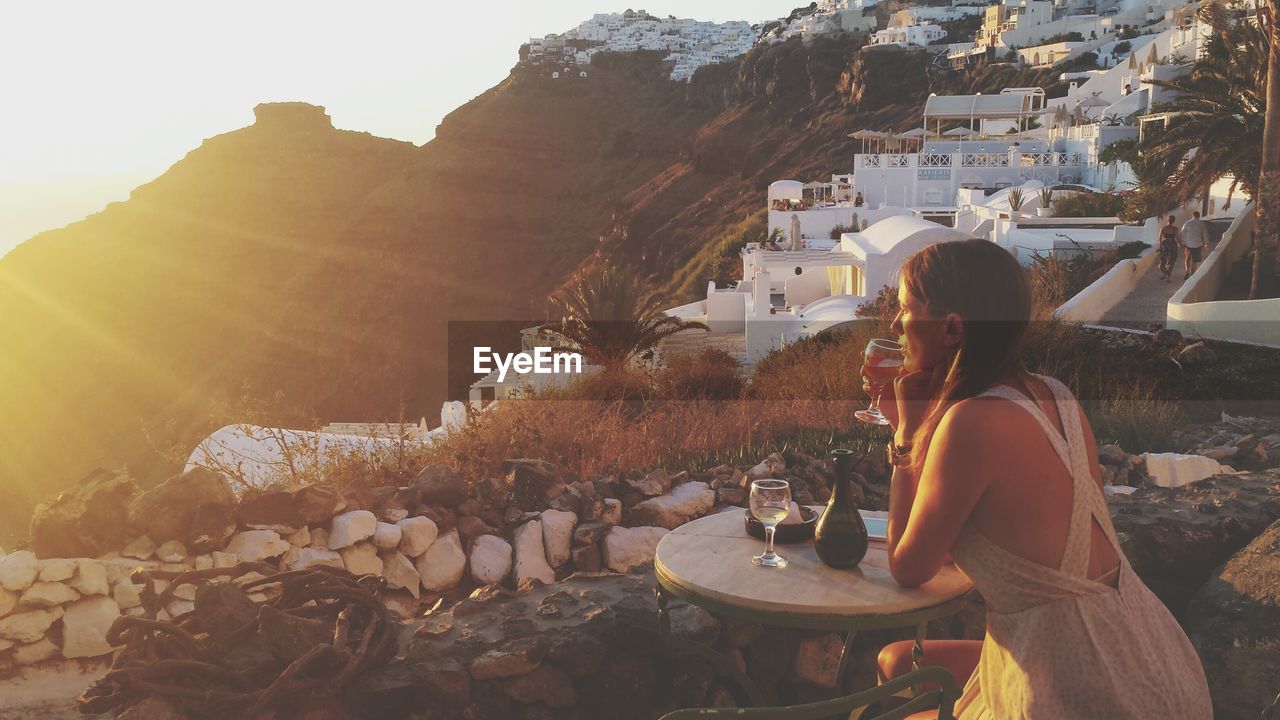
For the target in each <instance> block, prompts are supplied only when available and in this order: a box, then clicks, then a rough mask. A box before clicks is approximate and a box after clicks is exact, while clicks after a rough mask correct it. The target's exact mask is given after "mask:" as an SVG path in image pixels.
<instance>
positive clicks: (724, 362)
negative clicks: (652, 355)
mask: <svg viewBox="0 0 1280 720" xmlns="http://www.w3.org/2000/svg"><path fill="white" fill-rule="evenodd" d="M654 384H655V385H656V387H657V395H658V397H660V398H663V399H666V400H694V399H704V400H736V399H738V398H740V397H742V391H743V389H744V388H745V387H746V383H745V382H744V381H743V379H742V372H741V367H740V365H739V364H738V361H737V360H735V359H733V357H732V356H730V355H729V353H727V352H725V351H724V350H721V349H719V348H708V349H707V350H704V351H703V352H702V354H700V355H675V356H672V357H670V358H667V366H666V367H665V368H663V369H662V370H661V371H659V372H658V373H657V375H656V377H655V383H654Z"/></svg>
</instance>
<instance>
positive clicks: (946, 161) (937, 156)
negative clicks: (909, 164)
mask: <svg viewBox="0 0 1280 720" xmlns="http://www.w3.org/2000/svg"><path fill="white" fill-rule="evenodd" d="M920 167H951V154H950V153H946V154H943V153H922V154H921V155H920Z"/></svg>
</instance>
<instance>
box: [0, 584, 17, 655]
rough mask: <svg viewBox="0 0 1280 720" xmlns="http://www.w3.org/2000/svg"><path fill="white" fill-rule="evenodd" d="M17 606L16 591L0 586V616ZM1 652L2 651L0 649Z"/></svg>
mask: <svg viewBox="0 0 1280 720" xmlns="http://www.w3.org/2000/svg"><path fill="white" fill-rule="evenodd" d="M17 606H18V593H16V592H12V591H10V590H5V589H4V588H2V587H0V617H4V616H5V615H8V614H9V613H11V612H13V609H14V608H15V607H17ZM0 652H2V651H0Z"/></svg>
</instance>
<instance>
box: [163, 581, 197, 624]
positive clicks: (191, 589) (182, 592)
mask: <svg viewBox="0 0 1280 720" xmlns="http://www.w3.org/2000/svg"><path fill="white" fill-rule="evenodd" d="M173 596H174V597H176V598H178V599H179V600H191V601H193V602H194V601H195V599H196V586H195V585H192V584H191V583H182V584H181V585H179V586H178V587H176V588H174V589H173ZM169 614H170V615H173V613H169ZM174 617H177V616H176V615H174Z"/></svg>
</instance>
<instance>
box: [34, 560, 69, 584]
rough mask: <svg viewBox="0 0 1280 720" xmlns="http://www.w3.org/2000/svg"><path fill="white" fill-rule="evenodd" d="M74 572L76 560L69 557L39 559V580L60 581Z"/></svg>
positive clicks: (67, 578)
mask: <svg viewBox="0 0 1280 720" xmlns="http://www.w3.org/2000/svg"><path fill="white" fill-rule="evenodd" d="M75 574H76V561H75V560H71V559H69V558H49V559H48V560H41V561H40V580H41V581H43V582H62V581H63V580H70V579H71V576H72V575H75Z"/></svg>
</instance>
